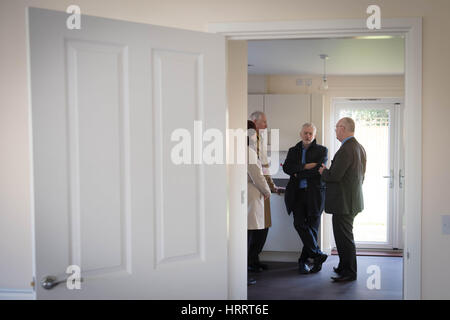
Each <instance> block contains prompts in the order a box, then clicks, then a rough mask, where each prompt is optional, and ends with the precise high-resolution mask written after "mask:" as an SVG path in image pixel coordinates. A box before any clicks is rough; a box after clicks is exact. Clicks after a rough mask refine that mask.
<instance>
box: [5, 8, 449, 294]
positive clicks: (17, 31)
mask: <svg viewBox="0 0 450 320" xmlns="http://www.w3.org/2000/svg"><path fill="white" fill-rule="evenodd" d="M74 2H75V3H77V4H78V5H80V6H81V8H82V13H84V14H90V15H96V16H102V17H109V18H115V19H123V20H129V21H135V22H142V23H152V24H159V25H164V26H172V27H179V28H184V29H191V30H199V31H206V30H207V24H208V23H213V22H242V21H249V22H251V21H279V20H300V19H346V18H358V19H362V18H365V17H367V14H366V8H367V6H368V5H369V4H372V3H374V1H372V0H339V1H336V0H322V1H311V0H279V1H273V0H246V1H237V0H229V1H223V0H220V1H219V0H189V1H186V0H164V1H160V0H148V1H143V0H127V1H124V0H77V1H72V0H34V1H32V0H2V1H1V2H0V39H1V43H2V49H1V50H0V55H1V59H0V70H1V72H0V154H1V157H0V272H1V273H0V274H2V276H1V277H0V288H3V289H7V288H16V289H20V288H29V282H30V280H31V275H32V266H31V261H32V260H31V255H32V251H31V214H30V208H31V200H30V199H31V197H30V191H29V188H30V181H31V179H30V169H29V159H30V152H29V146H30V140H29V137H28V135H29V128H28V117H29V111H28V87H27V66H26V43H27V42H26V32H25V7H26V6H27V5H32V6H36V7H45V8H52V9H59V10H64V9H65V8H67V7H68V6H69V5H70V4H73V3H74ZM375 3H377V4H379V5H380V6H381V10H382V18H397V17H417V16H421V17H423V132H418V133H417V134H421V135H422V139H423V154H422V155H421V156H422V159H423V191H422V194H421V195H417V196H421V197H422V200H423V201H422V211H423V212H422V250H423V251H422V297H423V298H426V299H434V298H447V299H450V289H449V288H450V277H448V275H447V270H448V269H449V268H450V251H449V250H448V248H449V247H450V237H449V236H448V235H443V234H442V232H441V215H442V214H449V212H450V210H449V209H448V202H447V201H446V193H445V192H446V191H445V190H449V189H450V169H449V168H448V167H447V166H445V163H442V159H444V160H445V159H448V158H449V157H450V150H449V149H448V148H446V146H447V144H448V137H449V136H450V126H449V124H448V122H449V119H450V102H449V101H450V100H449V99H448V92H449V91H450V83H449V82H448V81H447V78H448V70H450V59H448V52H450V38H449V37H448V36H445V31H447V30H450V19H449V18H448V13H449V12H450V1H448V0H434V1H429V0H396V1H392V0H376V1H375ZM350 90H351V89H350V88H349V91H350ZM418 156H420V155H418ZM436 159H439V160H436ZM436 163H439V165H436Z"/></svg>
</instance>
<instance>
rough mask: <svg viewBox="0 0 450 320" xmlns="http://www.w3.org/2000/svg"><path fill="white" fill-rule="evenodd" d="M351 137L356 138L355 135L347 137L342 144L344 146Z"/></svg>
mask: <svg viewBox="0 0 450 320" xmlns="http://www.w3.org/2000/svg"><path fill="white" fill-rule="evenodd" d="M351 138H354V136H350V137H347V138H345V139H344V140H342V142H341V146H342V145H343V144H344V143H345V142H347V140H349V139H351Z"/></svg>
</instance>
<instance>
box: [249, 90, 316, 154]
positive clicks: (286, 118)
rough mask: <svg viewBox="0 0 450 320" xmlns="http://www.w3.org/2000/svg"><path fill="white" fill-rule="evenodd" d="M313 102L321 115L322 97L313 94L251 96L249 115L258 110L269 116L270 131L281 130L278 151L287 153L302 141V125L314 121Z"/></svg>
mask: <svg viewBox="0 0 450 320" xmlns="http://www.w3.org/2000/svg"><path fill="white" fill-rule="evenodd" d="M313 98H314V99H313ZM318 99H319V100H320V101H318ZM313 100H314V108H316V106H318V108H319V109H320V110H319V114H321V113H322V111H321V107H322V106H321V101H322V96H321V95H314V97H313V95H312V94H264V95H263V94H250V95H248V114H249V115H250V114H251V113H252V112H254V111H256V110H260V111H263V112H264V113H265V114H266V116H267V122H268V128H269V130H270V129H278V130H279V148H278V150H280V151H287V150H289V148H290V147H292V146H294V145H295V144H297V142H299V141H300V130H301V127H302V125H303V124H304V123H305V122H311V121H312V113H313V110H312V108H313V105H312V104H313ZM269 143H270V145H271V148H273V143H272V141H270V140H269Z"/></svg>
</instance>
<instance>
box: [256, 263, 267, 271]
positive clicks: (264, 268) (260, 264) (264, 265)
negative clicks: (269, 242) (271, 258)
mask: <svg viewBox="0 0 450 320" xmlns="http://www.w3.org/2000/svg"><path fill="white" fill-rule="evenodd" d="M258 267H260V268H261V269H263V270H267V269H269V266H268V265H267V264H265V263H258Z"/></svg>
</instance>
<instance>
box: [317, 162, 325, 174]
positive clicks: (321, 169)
mask: <svg viewBox="0 0 450 320" xmlns="http://www.w3.org/2000/svg"><path fill="white" fill-rule="evenodd" d="M326 168H327V167H326V166H325V165H324V164H323V163H322V166H321V167H320V168H319V173H320V174H322V173H323V170H325V169H326Z"/></svg>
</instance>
